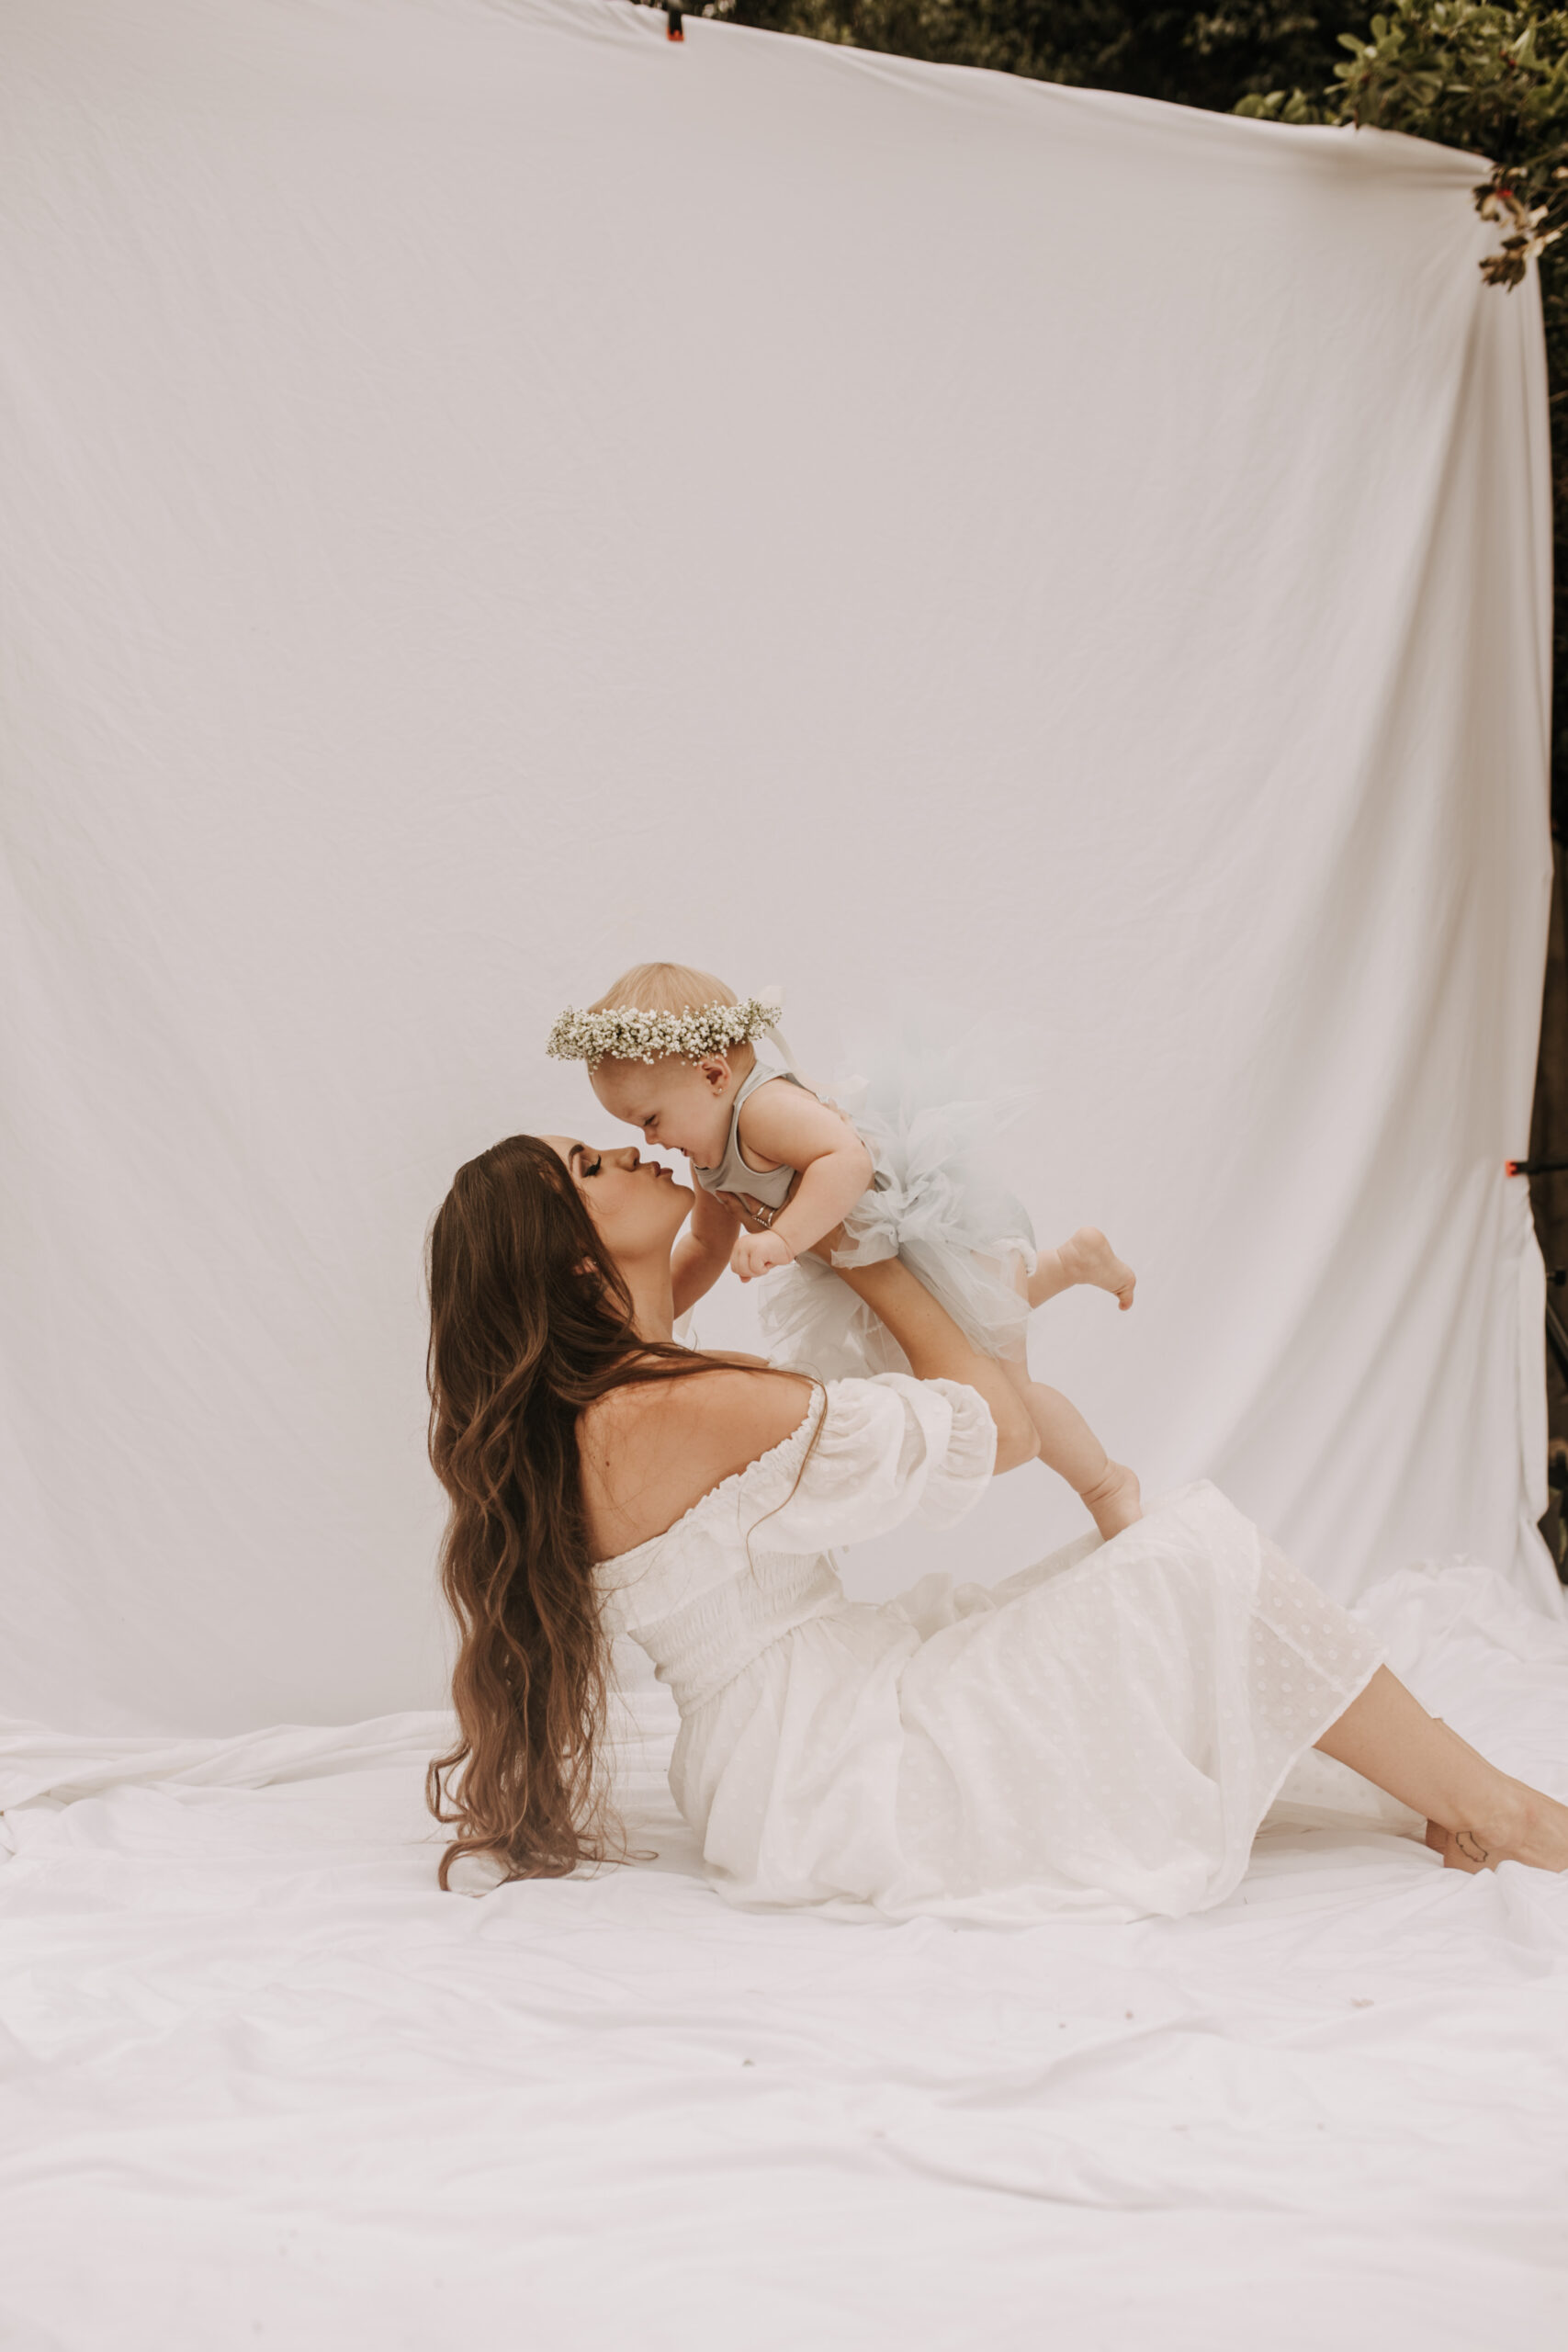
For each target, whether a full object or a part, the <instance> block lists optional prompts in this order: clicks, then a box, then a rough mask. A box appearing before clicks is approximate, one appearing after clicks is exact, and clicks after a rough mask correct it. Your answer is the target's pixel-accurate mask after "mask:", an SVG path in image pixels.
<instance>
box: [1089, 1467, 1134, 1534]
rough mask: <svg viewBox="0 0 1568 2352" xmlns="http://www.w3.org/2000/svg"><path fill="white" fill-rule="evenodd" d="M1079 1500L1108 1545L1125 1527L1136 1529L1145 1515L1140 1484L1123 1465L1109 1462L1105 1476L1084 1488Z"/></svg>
mask: <svg viewBox="0 0 1568 2352" xmlns="http://www.w3.org/2000/svg"><path fill="white" fill-rule="evenodd" d="M1078 1500H1079V1501H1080V1502H1081V1503H1082V1504H1083V1505H1084V1506H1085V1508H1086V1509H1087V1510H1088V1511H1089V1516H1090V1517H1091V1519H1092V1520H1093V1521H1094V1523H1095V1525H1096V1527H1098V1528H1099V1530H1100V1533H1101V1535H1103V1536H1104V1538H1105V1540H1106V1542H1107V1543H1108V1544H1109V1543H1110V1541H1111V1537H1112V1536H1113V1535H1120V1534H1121V1532H1122V1529H1123V1528H1124V1527H1132V1526H1134V1524H1135V1523H1136V1522H1137V1521H1139V1520H1140V1519H1142V1517H1143V1515H1144V1505H1143V1498H1142V1496H1141V1494H1140V1492H1139V1489H1138V1481H1137V1479H1136V1478H1135V1477H1134V1474H1133V1473H1132V1471H1131V1470H1129V1469H1128V1467H1127V1465H1126V1464H1125V1463H1124V1462H1108V1463H1107V1464H1106V1465H1105V1473H1104V1476H1102V1477H1100V1478H1097V1479H1096V1480H1095V1482H1094V1484H1093V1486H1092V1487H1084V1488H1082V1489H1081V1490H1080V1492H1079V1495H1078Z"/></svg>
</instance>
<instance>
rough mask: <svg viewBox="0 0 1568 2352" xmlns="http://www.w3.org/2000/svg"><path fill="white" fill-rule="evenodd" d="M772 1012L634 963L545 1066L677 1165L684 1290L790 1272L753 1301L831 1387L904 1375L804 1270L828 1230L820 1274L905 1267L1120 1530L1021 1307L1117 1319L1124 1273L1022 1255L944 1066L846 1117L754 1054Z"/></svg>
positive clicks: (1122, 1485) (1096, 1514)
mask: <svg viewBox="0 0 1568 2352" xmlns="http://www.w3.org/2000/svg"><path fill="white" fill-rule="evenodd" d="M779 1011H780V1007H779V1005H778V1003H777V1001H774V1000H771V999H767V998H757V997H752V998H749V999H747V1000H746V1001H740V1000H739V999H738V998H737V996H736V994H735V991H734V990H733V989H730V988H728V987H726V985H725V984H724V982H723V981H722V980H718V979H716V978H714V977H713V975H712V974H711V973H709V972H699V971H696V970H694V969H693V968H692V967H689V966H687V965H683V964H638V965H637V966H635V967H633V969H632V970H630V971H629V972H626V973H623V975H622V977H621V978H619V979H618V980H617V981H616V982H615V986H614V987H613V988H612V989H609V990H608V991H607V992H606V993H605V994H604V996H602V997H601V998H600V999H599V1001H598V1002H597V1003H596V1004H594V1005H592V1006H590V1007H589V1009H588V1011H587V1012H573V1011H568V1012H564V1013H562V1015H561V1017H560V1019H559V1020H558V1022H557V1023H556V1025H555V1027H554V1029H553V1030H552V1031H551V1033H550V1039H549V1046H548V1050H549V1051H550V1053H551V1054H553V1055H555V1056H556V1057H557V1058H558V1059H560V1060H563V1061H584V1062H586V1063H587V1065H588V1069H589V1076H590V1080H591V1082H592V1088H593V1091H594V1093H595V1094H596V1095H597V1096H598V1098H599V1101H600V1102H601V1103H603V1105H604V1109H605V1110H606V1111H607V1112H609V1114H611V1116H612V1117H613V1118H616V1119H620V1120H624V1121H625V1122H626V1125H629V1126H634V1127H640V1128H641V1130H642V1133H643V1136H644V1137H645V1138H646V1140H647V1141H648V1142H649V1144H653V1145H658V1146H660V1147H663V1148H667V1149H671V1150H674V1151H680V1152H683V1153H684V1154H685V1156H686V1158H687V1159H688V1160H689V1161H690V1163H691V1170H692V1174H693V1176H694V1179H695V1182H696V1205H695V1207H694V1210H693V1212H692V1217H691V1223H690V1227H689V1230H688V1232H687V1234H686V1236H685V1237H684V1238H682V1243H681V1249H682V1251H683V1252H685V1253H687V1254H688V1256H689V1258H690V1260H691V1261H692V1262H691V1263H690V1264H689V1265H688V1267H687V1268H686V1269H685V1271H686V1272H687V1273H688V1275H689V1276H691V1277H694V1280H693V1282H692V1284H691V1287H692V1288H693V1289H694V1291H697V1292H700V1291H701V1290H702V1289H704V1288H705V1287H706V1284H707V1283H708V1282H711V1281H712V1280H713V1279H714V1277H715V1276H716V1273H717V1272H721V1271H722V1270H723V1268H724V1267H725V1266H727V1265H728V1266H729V1267H730V1268H732V1270H733V1271H734V1272H736V1273H737V1274H739V1277H740V1279H741V1281H742V1282H751V1281H754V1280H755V1279H756V1277H757V1276H758V1275H759V1274H765V1273H770V1272H773V1271H774V1270H775V1269H779V1268H784V1267H793V1268H794V1269H795V1271H794V1272H793V1273H792V1274H791V1275H789V1276H788V1277H786V1278H785V1280H784V1282H783V1283H779V1284H776V1285H775V1284H770V1285H769V1288H768V1293H767V1294H765V1296H764V1308H763V1320H764V1324H765V1325H767V1326H768V1327H770V1332H771V1336H772V1337H773V1339H774V1340H775V1341H777V1342H781V1343H783V1344H782V1351H783V1352H784V1353H786V1354H787V1356H788V1358H789V1360H790V1361H792V1362H795V1363H803V1364H806V1365H808V1366H809V1367H810V1368H811V1369H812V1370H814V1371H817V1372H818V1373H819V1374H822V1375H823V1376H824V1377H829V1378H830V1377H840V1376H842V1375H844V1374H865V1373H868V1372H875V1371H886V1370H894V1369H904V1368H905V1366H904V1364H903V1360H902V1357H901V1356H900V1355H899V1354H898V1351H897V1349H896V1348H895V1347H894V1345H893V1343H892V1341H891V1340H889V1339H888V1337H887V1335H886V1332H884V1331H883V1329H882V1327H881V1326H880V1324H878V1323H877V1322H876V1318H875V1317H874V1316H872V1314H871V1313H870V1310H869V1309H868V1308H866V1307H864V1306H863V1305H862V1304H861V1302H860V1301H859V1300H858V1299H856V1298H855V1296H854V1295H853V1293H852V1292H851V1291H850V1290H849V1289H848V1287H847V1285H846V1284H844V1283H840V1282H838V1281H836V1280H835V1279H834V1277H833V1275H832V1273H831V1272H830V1271H829V1269H828V1268H827V1267H826V1266H825V1265H824V1264H823V1263H822V1261H820V1260H818V1259H816V1258H813V1257H810V1256H808V1255H807V1252H808V1251H810V1250H811V1249H812V1245H813V1244H814V1243H816V1242H818V1241H820V1240H821V1239H822V1238H823V1237H824V1235H826V1234H829V1233H832V1232H833V1231H834V1230H835V1228H836V1227H840V1226H842V1227H843V1228H844V1230H843V1233H842V1235H841V1237H840V1241H839V1243H838V1244H836V1245H835V1249H834V1253H833V1263H834V1264H835V1265H838V1266H855V1265H871V1264H874V1263H875V1262H876V1261H878V1260H880V1259H886V1258H891V1257H895V1256H897V1257H899V1258H901V1259H903V1260H904V1261H905V1262H906V1263H907V1264H908V1266H909V1267H910V1269H911V1271H912V1272H914V1273H915V1274H916V1276H917V1277H918V1279H919V1281H921V1282H922V1283H924V1285H925V1287H926V1289H927V1290H928V1291H929V1292H930V1293H931V1295H932V1296H933V1297H934V1298H935V1299H937V1301H938V1302H939V1304H940V1305H942V1306H943V1307H945V1308H946V1309H947V1311H948V1312H949V1314H951V1315H952V1316H953V1319H954V1321H955V1322H956V1323H957V1324H958V1325H959V1327H960V1329H962V1330H964V1333H965V1335H966V1336H967V1337H968V1338H969V1340H971V1341H972V1342H973V1344H974V1345H975V1346H976V1347H977V1348H979V1349H980V1350H981V1351H983V1352H984V1353H986V1354H987V1355H989V1356H992V1357H994V1358H995V1359H996V1360H997V1361H998V1363H1001V1364H1002V1366H1003V1367H1004V1369H1005V1370H1006V1371H1007V1373H1008V1374H1009V1376H1010V1378H1011V1379H1012V1380H1013V1381H1014V1382H1015V1383H1016V1385H1017V1386H1018V1388H1019V1390H1020V1392H1021V1396H1022V1397H1023V1399H1024V1402H1025V1404H1026V1406H1027V1407H1028V1409H1029V1414H1030V1418H1031V1419H1032V1421H1033V1423H1034V1427H1035V1429H1036V1430H1037V1431H1038V1433H1039V1438H1040V1454H1041V1459H1042V1460H1043V1462H1045V1463H1046V1464H1048V1465H1049V1467H1050V1468H1051V1469H1053V1470H1055V1471H1056V1472H1057V1473H1058V1475H1059V1476H1062V1477H1063V1478H1065V1479H1066V1482H1067V1484H1068V1485H1069V1486H1070V1487H1072V1488H1073V1489H1074V1491H1075V1492H1076V1493H1077V1495H1079V1496H1080V1497H1081V1498H1082V1499H1083V1501H1084V1503H1085V1504H1086V1505H1087V1506H1088V1509H1089V1512H1090V1514H1091V1515H1092V1517H1093V1519H1094V1522H1095V1525H1096V1526H1097V1527H1098V1528H1099V1530H1100V1533H1101V1534H1102V1535H1104V1536H1107V1537H1109V1536H1111V1535H1114V1534H1116V1533H1117V1532H1119V1531H1120V1530H1121V1529H1122V1528H1123V1527H1127V1526H1129V1525H1131V1523H1132V1522H1133V1521H1134V1520H1135V1519H1137V1518H1138V1517H1139V1516H1140V1512H1139V1502H1138V1482H1137V1480H1136V1478H1135V1477H1134V1475H1133V1473H1132V1472H1131V1471H1130V1470H1128V1469H1126V1468H1125V1467H1124V1466H1123V1465H1122V1464H1120V1463H1114V1462H1112V1461H1111V1460H1110V1458H1109V1456H1108V1455H1107V1453H1106V1451H1105V1448H1104V1447H1103V1446H1102V1445H1101V1444H1100V1441H1099V1439H1098V1438H1096V1436H1095V1435H1094V1433H1093V1431H1092V1430H1090V1429H1089V1424H1088V1422H1087V1421H1086V1420H1085V1419H1084V1418H1083V1416H1082V1414H1081V1413H1079V1412H1078V1410H1077V1408H1076V1407H1075V1406H1074V1405H1072V1404H1070V1403H1069V1402H1068V1400H1067V1398H1066V1397H1063V1396H1062V1395H1060V1394H1059V1393H1058V1391H1057V1390H1055V1389H1054V1388H1047V1387H1045V1386H1044V1385H1043V1384H1042V1383H1041V1382H1039V1381H1034V1380H1032V1379H1031V1378H1030V1376H1029V1367H1028V1357H1027V1350H1026V1345H1025V1326H1026V1322H1027V1318H1028V1316H1029V1314H1030V1311H1031V1310H1032V1308H1033V1307H1036V1306H1041V1305H1043V1302H1044V1301H1045V1300H1046V1299H1048V1298H1055V1296H1056V1295H1057V1293H1058V1292H1060V1291H1064V1290H1067V1289H1070V1288H1072V1287H1073V1286H1074V1285H1076V1284H1077V1283H1092V1284H1093V1285H1094V1286H1095V1287H1097V1288H1098V1289H1100V1290H1107V1291H1110V1292H1111V1295H1112V1296H1113V1297H1115V1298H1116V1299H1117V1300H1118V1302H1119V1303H1120V1305H1121V1306H1122V1307H1123V1308H1125V1307H1129V1306H1132V1304H1133V1290H1134V1274H1133V1272H1132V1269H1131V1267H1129V1266H1126V1265H1124V1264H1123V1263H1122V1260H1121V1259H1120V1258H1118V1257H1117V1256H1116V1254H1115V1252H1114V1251H1113V1250H1112V1249H1111V1245H1110V1243H1109V1242H1108V1241H1107V1240H1106V1238H1105V1236H1104V1235H1103V1234H1102V1233H1099V1232H1097V1231H1095V1230H1094V1228H1093V1227H1089V1226H1084V1227H1080V1228H1079V1230H1078V1231H1077V1233H1075V1234H1074V1235H1073V1236H1072V1237H1071V1238H1070V1239H1069V1240H1066V1241H1064V1242H1063V1243H1062V1244H1061V1246H1060V1247H1059V1248H1058V1249H1055V1250H1041V1251H1038V1252H1037V1251H1036V1250H1035V1248H1034V1240H1033V1234H1032V1229H1031V1227H1030V1223H1029V1218H1028V1216H1027V1215H1026V1214H1025V1212H1024V1211H1023V1209H1022V1208H1021V1206H1020V1204H1018V1203H1017V1202H1016V1201H1014V1200H1013V1199H1011V1197H1010V1195H1009V1194H1007V1193H1003V1192H1000V1191H998V1189H997V1188H996V1186H995V1185H994V1183H993V1182H991V1180H990V1179H989V1177H988V1175H987V1172H986V1169H985V1165H984V1145H985V1143H986V1141H987V1132H986V1130H987V1121H986V1118H985V1116H984V1111H983V1106H977V1105H976V1103H973V1102H972V1101H964V1100H961V1099H953V1086H954V1083H955V1080H954V1076H953V1072H952V1071H951V1069H937V1070H936V1071H934V1072H933V1071H932V1070H931V1068H930V1067H929V1065H927V1066H926V1067H924V1068H922V1069H919V1070H917V1071H916V1072H915V1073H914V1074H913V1077H912V1076H911V1072H910V1070H909V1069H908V1067H900V1068H898V1069H889V1070H885V1071H883V1072H881V1073H880V1074H878V1075H877V1076H874V1078H873V1080H872V1081H871V1083H870V1085H869V1086H868V1088H867V1090H866V1091H867V1096H868V1100H867V1103H865V1104H864V1105H863V1106H861V1107H859V1108H857V1111H856V1113H855V1115H854V1116H853V1117H850V1116H849V1115H847V1114H845V1113H844V1112H842V1111H840V1110H838V1109H836V1108H835V1107H834V1106H833V1105H832V1104H831V1103H826V1102H824V1101H822V1100H821V1098H820V1097H819V1096H818V1095H817V1094H815V1093H814V1092H812V1091H811V1090H810V1089H809V1088H808V1087H807V1086H806V1085H804V1084H803V1083H802V1081H801V1080H800V1079H798V1078H797V1077H796V1076H795V1072H794V1070H793V1069H789V1068H788V1067H787V1061H786V1058H785V1057H784V1055H783V1053H782V1052H779V1053H778V1054H777V1056H776V1057H769V1056H767V1055H766V1054H760V1053H759V1052H758V1051H757V1050H756V1047H757V1041H758V1040H760V1039H761V1040H772V1042H773V1044H774V1046H775V1047H776V1046H777V1040H776V1038H775V1037H774V1036H773V1032H774V1031H775V1029H776V1025H777V1022H778V1017H779ZM944 1094H945V1096H946V1098H947V1099H945V1100H944V1099H942V1097H943V1096H944ZM743 1221H744V1224H745V1229H743ZM751 1227H759V1228H761V1229H760V1230H752V1229H750V1228H751Z"/></svg>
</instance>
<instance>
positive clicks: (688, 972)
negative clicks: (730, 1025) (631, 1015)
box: [588, 964, 740, 1012]
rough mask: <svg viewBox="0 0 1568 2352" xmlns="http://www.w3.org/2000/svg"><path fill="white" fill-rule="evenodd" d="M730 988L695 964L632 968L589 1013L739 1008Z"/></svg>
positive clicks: (644, 965) (615, 981) (590, 1008)
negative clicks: (709, 1006)
mask: <svg viewBox="0 0 1568 2352" xmlns="http://www.w3.org/2000/svg"><path fill="white" fill-rule="evenodd" d="M739 1001H740V1000H739V997H738V996H737V995H736V993H735V990H734V989H732V988H728V987H727V986H726V985H725V983H724V981H723V980H720V979H716V978H715V977H714V975H713V973H712V972H699V971H698V969H697V967H696V966H695V965H694V964H634V965H633V966H632V967H631V969H630V971H627V972H623V973H622V974H621V977H620V978H619V979H618V980H612V981H611V983H610V985H609V987H608V988H607V989H605V991H604V995H603V996H602V997H601V998H600V999H599V1001H598V1002H597V1003H596V1004H591V1005H590V1006H589V1008H588V1010H589V1012H625V1011H626V1010H628V1009H629V1010H630V1011H632V1012H694V1011H695V1010H696V1008H697V1006H698V1005H700V1004H739Z"/></svg>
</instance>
